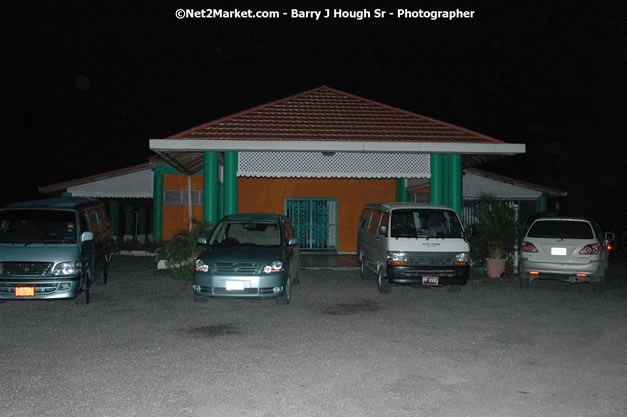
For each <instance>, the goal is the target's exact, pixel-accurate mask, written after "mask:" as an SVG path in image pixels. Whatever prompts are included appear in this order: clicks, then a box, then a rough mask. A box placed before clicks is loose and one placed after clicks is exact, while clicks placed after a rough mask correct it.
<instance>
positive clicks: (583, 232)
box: [527, 220, 594, 239]
mask: <svg viewBox="0 0 627 417" xmlns="http://www.w3.org/2000/svg"><path fill="white" fill-rule="evenodd" d="M527 237H540V238H554V239H594V234H593V232H592V227H590V223H588V222H586V221H576V220H540V221H536V222H535V223H534V224H533V225H531V229H529V233H527Z"/></svg>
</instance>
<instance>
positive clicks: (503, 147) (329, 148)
mask: <svg viewBox="0 0 627 417" xmlns="http://www.w3.org/2000/svg"><path fill="white" fill-rule="evenodd" d="M150 149H151V150H153V151H155V152H210V151H217V152H223V151H224V152H239V151H250V152H264V151H266V152H267V151H275V152H289V151H295V152H384V153H427V154H428V153H446V154H449V153H451V154H499V155H512V154H519V153H525V145H524V144H522V143H466V142H447V143H442V142H383V141H377V142H374V141H362V142H357V141H355V142H353V141H326V140H322V141H294V140H285V141H282V140H269V141H266V140H204V139H150Z"/></svg>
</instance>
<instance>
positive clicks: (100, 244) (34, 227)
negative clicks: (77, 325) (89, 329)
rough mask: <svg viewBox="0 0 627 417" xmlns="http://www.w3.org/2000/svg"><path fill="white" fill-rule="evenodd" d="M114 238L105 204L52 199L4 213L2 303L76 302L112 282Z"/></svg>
mask: <svg viewBox="0 0 627 417" xmlns="http://www.w3.org/2000/svg"><path fill="white" fill-rule="evenodd" d="M112 249H113V240H112V239H111V231H110V230H109V221H108V219H107V214H106V210H105V206H104V204H103V203H102V202H99V201H97V200H93V199H87V198H71V197H67V198H66V197H62V198H53V199H48V200H37V201H27V202H22V203H14V204H10V205H8V206H6V207H5V208H3V209H0V302H2V301H4V300H24V299H58V298H75V299H76V302H77V303H78V304H87V303H89V287H90V286H91V285H92V283H94V282H96V281H99V282H100V283H102V284H106V283H107V272H108V268H109V264H110V263H111V253H112Z"/></svg>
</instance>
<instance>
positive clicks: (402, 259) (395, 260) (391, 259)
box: [387, 252, 407, 265]
mask: <svg viewBox="0 0 627 417" xmlns="http://www.w3.org/2000/svg"><path fill="white" fill-rule="evenodd" d="M387 263H388V265H407V255H405V252H388V262H387Z"/></svg>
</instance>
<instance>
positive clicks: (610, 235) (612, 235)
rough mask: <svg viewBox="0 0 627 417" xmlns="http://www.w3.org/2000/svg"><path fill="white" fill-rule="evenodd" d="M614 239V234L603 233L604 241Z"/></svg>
mask: <svg viewBox="0 0 627 417" xmlns="http://www.w3.org/2000/svg"><path fill="white" fill-rule="evenodd" d="M615 238H616V236H614V233H612V232H607V233H605V240H614V239H615Z"/></svg>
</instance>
